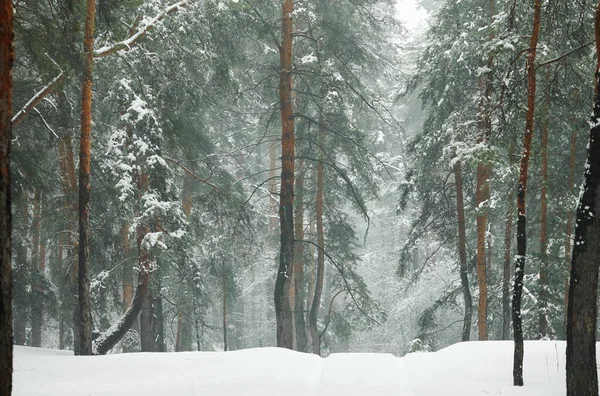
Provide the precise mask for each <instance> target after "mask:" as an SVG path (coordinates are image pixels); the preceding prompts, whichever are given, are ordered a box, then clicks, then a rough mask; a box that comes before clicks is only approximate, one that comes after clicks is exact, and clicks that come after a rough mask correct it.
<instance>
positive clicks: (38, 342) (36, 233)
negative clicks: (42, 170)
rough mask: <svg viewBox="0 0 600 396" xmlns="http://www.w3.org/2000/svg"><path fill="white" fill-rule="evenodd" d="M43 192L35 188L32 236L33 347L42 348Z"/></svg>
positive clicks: (31, 343)
mask: <svg viewBox="0 0 600 396" xmlns="http://www.w3.org/2000/svg"><path fill="white" fill-rule="evenodd" d="M41 201H42V193H41V191H40V190H39V189H36V190H35V193H34V197H33V224H32V226H33V227H32V229H33V232H32V238H31V263H30V266H31V275H32V284H31V291H32V296H31V342H30V345H31V346H32V347H37V348H40V347H41V346H42V317H43V310H42V302H43V298H44V290H43V288H42V285H41V284H40V283H41V281H42V276H43V273H42V272H41V271H40V265H41V261H40V259H41V254H40V253H41V249H40V246H41V242H40V241H41V225H42V208H41V205H42V203H41Z"/></svg>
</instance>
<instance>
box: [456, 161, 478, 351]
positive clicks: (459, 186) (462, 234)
mask: <svg viewBox="0 0 600 396" xmlns="http://www.w3.org/2000/svg"><path fill="white" fill-rule="evenodd" d="M454 183H455V185H456V216H457V220H458V256H459V258H460V283H461V286H462V290H463V300H464V303H465V315H464V319H463V330H462V340H463V341H469V339H470V338H471V321H472V316H473V301H472V299H471V290H470V289H469V275H468V274H469V269H468V267H467V242H466V241H467V237H466V234H467V232H466V222H465V203H464V198H463V181H462V169H461V165H460V161H458V160H457V161H456V163H455V164H454Z"/></svg>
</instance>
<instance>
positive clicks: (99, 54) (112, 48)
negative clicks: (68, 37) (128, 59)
mask: <svg viewBox="0 0 600 396" xmlns="http://www.w3.org/2000/svg"><path fill="white" fill-rule="evenodd" d="M190 2H191V0H182V1H179V2H177V3H175V4H173V5H170V6H169V7H167V8H165V9H164V10H163V11H162V12H160V13H159V14H158V15H156V16H155V17H154V18H152V19H151V20H150V21H149V22H148V23H146V24H145V25H144V26H142V27H141V28H139V30H137V31H136V32H135V33H133V34H130V35H129V37H128V38H127V39H125V40H123V41H119V42H118V43H114V44H111V45H107V46H104V47H102V48H100V49H97V50H95V51H94V58H103V57H105V56H108V55H112V54H114V53H115V52H118V51H129V50H130V49H131V47H133V46H135V45H136V44H137V42H138V41H139V40H140V39H142V38H143V37H144V36H145V35H146V33H148V31H150V30H152V29H153V28H154V27H155V26H156V25H157V24H158V23H159V22H160V21H162V20H163V19H165V18H166V17H167V16H168V15H170V14H173V13H175V12H177V11H179V10H181V9H182V8H184V7H186V6H187V5H189V4H190Z"/></svg>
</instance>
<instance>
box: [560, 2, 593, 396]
mask: <svg viewBox="0 0 600 396" xmlns="http://www.w3.org/2000/svg"><path fill="white" fill-rule="evenodd" d="M595 38H596V60H597V62H598V63H597V65H596V87H595V89H596V90H595V94H594V110H593V114H592V119H591V123H590V125H591V129H590V140H589V144H588V152H587V163H586V166H585V172H584V182H583V194H582V195H581V197H580V200H579V205H578V207H577V227H575V245H574V246H573V260H572V261H571V282H570V285H569V305H568V308H567V396H579V395H586V396H594V395H596V396H597V395H598V369H597V365H596V318H597V315H598V261H600V223H599V222H598V216H600V76H599V74H598V72H599V71H600V58H598V57H600V2H598V5H597V8H596V22H595Z"/></svg>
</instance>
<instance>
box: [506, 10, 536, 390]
mask: <svg viewBox="0 0 600 396" xmlns="http://www.w3.org/2000/svg"><path fill="white" fill-rule="evenodd" d="M541 10H542V5H541V0H535V1H534V17H533V32H532V34H531V40H530V43H529V55H528V56H527V114H526V117H525V138H524V142H523V155H522V156H521V168H520V172H519V187H518V190H517V215H518V219H517V258H516V262H515V283H514V288H513V298H512V309H513V311H512V320H513V332H514V338H515V350H514V361H513V383H514V385H515V386H522V385H523V327H522V319H521V297H522V294H523V277H524V275H525V255H526V253H527V236H526V227H527V218H526V217H525V198H526V193H527V173H528V170H529V158H530V156H531V139H532V137H533V126H534V123H533V121H534V115H535V90H536V78H535V57H536V54H537V43H538V37H539V33H540V25H541Z"/></svg>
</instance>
